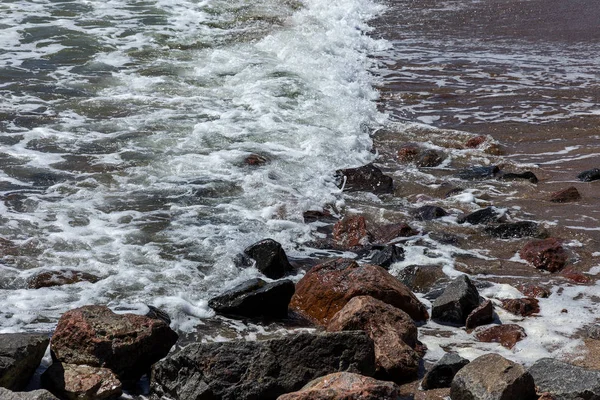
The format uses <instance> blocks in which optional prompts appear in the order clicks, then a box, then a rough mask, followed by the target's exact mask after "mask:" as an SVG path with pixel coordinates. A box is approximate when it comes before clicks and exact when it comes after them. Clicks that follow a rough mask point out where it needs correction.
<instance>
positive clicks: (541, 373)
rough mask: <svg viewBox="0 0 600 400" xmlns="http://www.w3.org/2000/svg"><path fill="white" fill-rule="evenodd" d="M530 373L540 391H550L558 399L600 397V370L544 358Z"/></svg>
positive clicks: (531, 368)
mask: <svg viewBox="0 0 600 400" xmlns="http://www.w3.org/2000/svg"><path fill="white" fill-rule="evenodd" d="M529 373H530V374H531V376H533V380H534V381H535V385H536V386H537V387H538V388H539V391H540V392H549V393H550V394H552V395H553V396H554V397H555V398H556V399H558V400H567V399H569V400H570V399H599V398H600V371H595V370H589V369H585V368H581V367H577V366H575V365H571V364H568V363H565V362H562V361H558V360H554V359H552V358H542V359H540V360H538V361H536V362H535V363H534V364H533V365H532V366H531V367H530V368H529Z"/></svg>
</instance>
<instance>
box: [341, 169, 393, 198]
mask: <svg viewBox="0 0 600 400" xmlns="http://www.w3.org/2000/svg"><path fill="white" fill-rule="evenodd" d="M336 177H337V179H338V186H339V187H340V188H343V190H344V191H346V192H358V191H361V192H362V191H364V192H373V193H392V192H393V190H394V182H393V180H392V178H391V177H389V176H387V175H384V174H383V172H381V170H380V169H379V168H377V167H376V166H374V165H373V164H367V165H364V166H362V167H358V168H348V169H342V170H338V171H336Z"/></svg>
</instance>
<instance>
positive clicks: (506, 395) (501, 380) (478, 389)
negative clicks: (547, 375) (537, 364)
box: [450, 354, 537, 400]
mask: <svg viewBox="0 0 600 400" xmlns="http://www.w3.org/2000/svg"><path fill="white" fill-rule="evenodd" d="M450 398H451V399H452V400H516V399H519V400H535V399H537V395H536V394H535V385H534V383H533V378H532V377H531V375H530V374H529V372H527V371H526V370H525V368H524V367H523V366H522V365H520V364H516V363H514V362H512V361H509V360H507V359H505V358H504V357H502V356H500V355H498V354H485V355H483V356H481V357H477V358H476V359H475V360H473V361H471V362H470V363H469V364H468V365H466V366H464V367H463V368H462V369H461V370H460V371H458V372H457V373H456V375H455V376H454V379H453V380H452V385H451V388H450Z"/></svg>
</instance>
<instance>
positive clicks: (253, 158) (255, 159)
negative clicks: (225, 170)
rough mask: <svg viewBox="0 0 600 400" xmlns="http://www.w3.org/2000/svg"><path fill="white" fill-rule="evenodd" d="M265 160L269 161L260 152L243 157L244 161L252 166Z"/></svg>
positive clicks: (258, 164) (265, 161)
mask: <svg viewBox="0 0 600 400" xmlns="http://www.w3.org/2000/svg"><path fill="white" fill-rule="evenodd" d="M267 162H269V159H268V158H267V157H265V156H261V155H260V154H250V155H249V156H248V157H246V158H245V159H244V163H246V164H248V165H252V166H260V165H265V164H266V163H267Z"/></svg>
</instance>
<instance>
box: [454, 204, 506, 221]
mask: <svg viewBox="0 0 600 400" xmlns="http://www.w3.org/2000/svg"><path fill="white" fill-rule="evenodd" d="M501 218H502V215H501V214H500V213H499V212H498V211H497V210H496V209H495V208H494V207H487V208H483V209H481V210H477V211H474V212H472V213H471V214H467V215H463V216H462V217H459V218H458V219H457V220H456V222H458V223H459V224H464V223H465V222H467V223H469V224H471V225H479V224H489V223H494V222H500V220H501Z"/></svg>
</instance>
